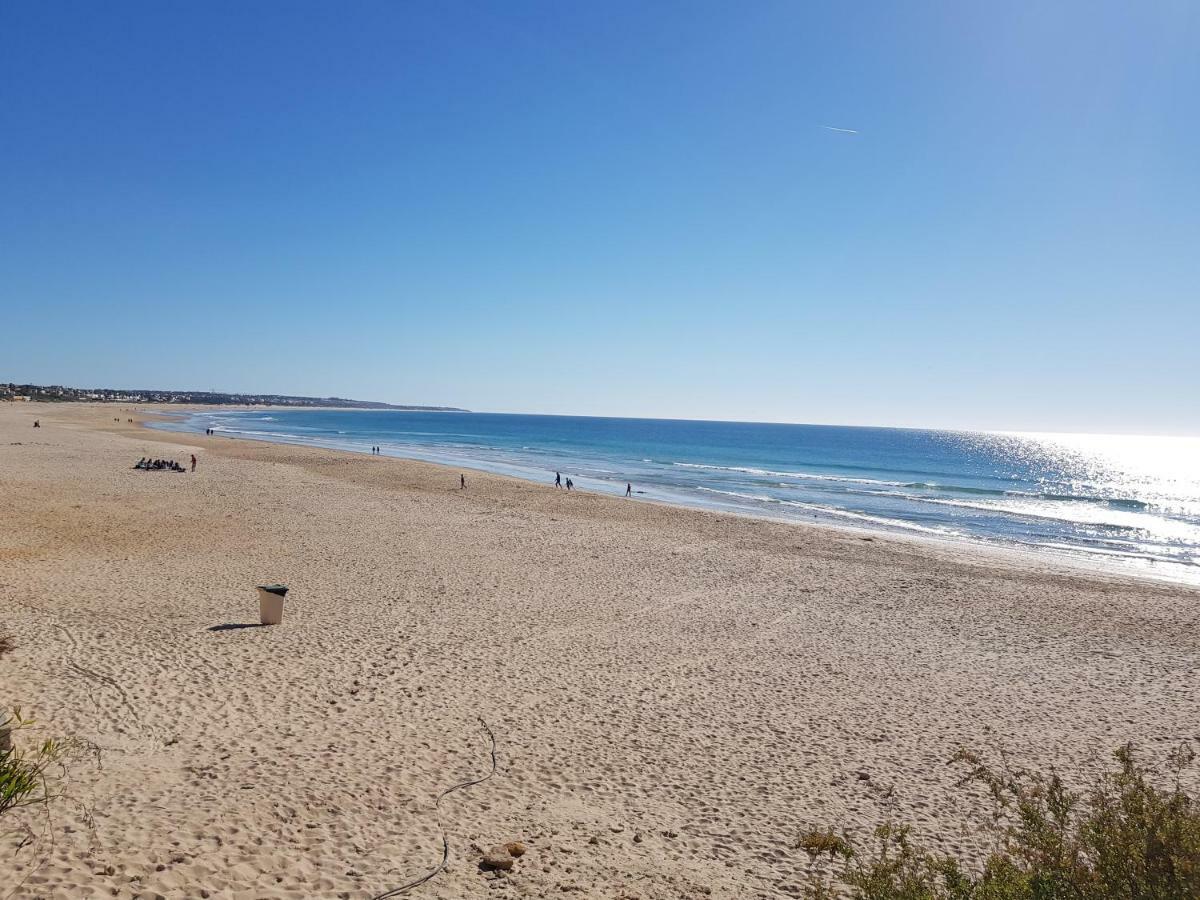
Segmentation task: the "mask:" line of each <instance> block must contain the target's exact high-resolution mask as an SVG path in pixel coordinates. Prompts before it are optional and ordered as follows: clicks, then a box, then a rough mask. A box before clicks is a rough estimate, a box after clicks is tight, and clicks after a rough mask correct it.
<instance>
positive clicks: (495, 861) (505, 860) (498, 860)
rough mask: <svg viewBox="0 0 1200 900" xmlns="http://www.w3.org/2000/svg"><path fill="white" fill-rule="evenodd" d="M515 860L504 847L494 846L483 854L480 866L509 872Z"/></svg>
mask: <svg viewBox="0 0 1200 900" xmlns="http://www.w3.org/2000/svg"><path fill="white" fill-rule="evenodd" d="M514 862H516V860H515V859H513V858H512V856H510V855H509V853H508V851H507V850H505V849H504V848H503V847H493V848H492V849H491V850H489V851H488V852H487V853H485V854H483V859H481V860H480V861H479V868H481V869H491V870H494V871H500V872H508V871H510V870H511V869H512V867H513V863H514Z"/></svg>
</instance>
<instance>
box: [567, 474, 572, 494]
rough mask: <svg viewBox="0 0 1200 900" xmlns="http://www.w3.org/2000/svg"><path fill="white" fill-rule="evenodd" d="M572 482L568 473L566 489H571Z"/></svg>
mask: <svg viewBox="0 0 1200 900" xmlns="http://www.w3.org/2000/svg"><path fill="white" fill-rule="evenodd" d="M572 483H573V482H572V481H571V476H570V475H568V476H567V490H568V491H570V490H571V485H572Z"/></svg>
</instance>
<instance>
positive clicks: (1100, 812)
mask: <svg viewBox="0 0 1200 900" xmlns="http://www.w3.org/2000/svg"><path fill="white" fill-rule="evenodd" d="M1115 756H1116V760H1117V763H1118V767H1117V768H1116V770H1115V771H1111V772H1108V773H1106V774H1104V775H1101V776H1100V777H1099V778H1098V779H1097V780H1096V782H1095V783H1094V784H1093V785H1092V787H1091V788H1090V789H1089V790H1088V791H1087V792H1085V793H1083V794H1082V795H1080V794H1077V793H1075V792H1073V791H1071V790H1069V789H1068V788H1067V786H1066V785H1065V784H1064V783H1063V781H1062V779H1061V778H1060V777H1059V776H1058V774H1057V773H1055V772H1053V771H1051V772H1050V773H1049V774H1043V773H1038V772H1030V771H1024V770H1021V771H1013V770H1010V769H1008V768H1007V767H1006V768H1004V769H1002V770H1000V771H997V770H995V769H993V768H991V767H989V766H988V765H986V764H985V763H984V762H983V760H982V759H981V758H980V757H979V756H978V755H977V754H974V753H970V752H965V751H964V752H960V753H958V754H957V755H956V756H955V761H957V762H960V763H965V764H967V765H968V766H969V767H970V771H969V772H968V774H967V775H966V776H965V777H964V778H963V780H962V782H961V784H968V783H978V784H983V785H985V786H986V787H987V788H988V791H989V793H990V796H991V798H992V803H993V808H992V816H993V819H992V820H993V822H994V823H995V826H994V827H995V829H996V835H995V836H996V847H995V849H994V851H993V852H992V854H991V855H990V856H989V857H988V859H987V860H986V862H985V863H984V864H983V867H982V869H979V870H976V871H972V869H971V867H969V866H967V865H964V863H962V862H961V861H959V860H956V859H954V858H952V857H947V856H939V855H935V854H932V853H929V852H927V851H925V850H922V849H920V848H919V847H917V846H915V845H914V844H913V843H912V842H911V841H910V840H909V834H910V832H909V829H908V828H906V827H903V826H894V825H884V826H882V827H880V828H879V829H877V830H876V834H875V836H876V840H877V846H876V847H875V849H874V851H873V853H872V854H871V855H870V856H865V857H864V856H862V855H860V854H859V853H858V851H857V850H856V849H855V848H854V847H853V845H852V844H851V843H850V842H849V841H848V840H845V839H842V838H836V839H834V836H833V834H832V832H829V833H828V834H824V833H822V832H809V833H808V834H807V835H806V836H804V837H803V838H802V839H801V842H800V845H799V846H801V847H803V848H804V849H806V850H807V851H808V852H809V854H810V856H811V857H812V858H814V859H815V858H816V857H817V856H818V855H820V854H821V853H827V854H828V855H829V856H830V857H832V858H835V859H840V860H841V861H842V867H841V870H840V871H839V872H838V873H837V874H836V875H835V876H832V877H829V876H824V875H820V874H814V876H813V878H812V881H811V884H810V888H809V897H810V898H812V900H824V898H828V897H832V896H836V895H838V894H848V895H849V896H850V897H853V898H855V900H1197V898H1200V803H1197V800H1196V798H1194V797H1192V796H1191V795H1189V794H1188V793H1187V791H1186V790H1185V789H1184V787H1183V783H1182V774H1183V771H1184V770H1185V769H1186V768H1187V767H1188V766H1189V765H1191V763H1192V762H1193V760H1194V759H1195V754H1194V753H1193V752H1192V750H1191V749H1190V748H1189V747H1188V746H1186V745H1184V746H1181V747H1180V748H1178V749H1177V750H1176V751H1174V752H1173V753H1172V754H1171V757H1170V770H1169V773H1168V775H1169V777H1168V778H1167V779H1165V780H1164V782H1163V783H1166V784H1169V785H1170V786H1169V787H1166V788H1161V787H1158V786H1156V784H1154V783H1153V782H1152V781H1151V779H1150V777H1149V775H1148V773H1147V772H1146V770H1145V769H1144V768H1143V767H1142V766H1141V765H1140V764H1139V763H1138V761H1137V758H1136V756H1135V754H1134V750H1133V747H1132V746H1130V745H1126V746H1124V747H1122V748H1121V749H1119V750H1117V751H1116V753H1115ZM839 888H840V890H839Z"/></svg>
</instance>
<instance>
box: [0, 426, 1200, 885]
mask: <svg viewBox="0 0 1200 900" xmlns="http://www.w3.org/2000/svg"><path fill="white" fill-rule="evenodd" d="M114 417H120V418H121V419H122V422H121V423H118V422H114V421H113V419H114ZM129 417H132V418H134V419H135V422H134V423H133V424H128V423H126V422H125V421H124V420H125V419H126V418H129ZM144 418H145V415H144V411H143V410H135V411H127V410H126V408H124V407H116V406H113V407H110V406H44V405H39V404H17V403H14V404H5V405H0V522H2V523H3V528H2V529H0V632H7V633H10V634H12V635H13V637H14V639H15V642H16V645H17V646H16V649H15V650H13V651H12V652H11V653H10V654H7V655H5V656H3V657H0V705H3V706H5V707H12V706H21V707H22V708H23V709H24V710H25V712H26V713H28V714H32V715H34V716H36V718H37V720H38V725H39V731H38V734H39V735H44V736H50V735H73V736H77V737H80V738H83V739H85V740H87V741H90V742H93V743H94V744H95V745H96V746H97V747H98V748H99V755H98V758H97V757H85V758H81V759H80V760H78V761H76V762H75V763H74V764H73V765H72V767H71V773H70V781H69V783H68V785H67V788H66V791H67V798H66V799H64V800H60V801H58V802H57V803H55V805H54V807H53V809H52V812H51V818H50V819H49V821H47V820H46V819H45V817H43V816H39V815H30V816H27V817H26V819H25V820H24V821H27V823H28V824H29V825H30V826H31V827H32V828H33V829H34V830H35V832H36V833H37V834H38V835H39V836H40V837H39V839H38V840H37V841H34V842H27V843H26V844H25V845H24V846H20V844H21V841H22V837H21V835H20V834H18V833H16V832H14V833H8V831H7V830H5V831H4V833H3V834H0V898H3V897H5V896H6V895H7V896H13V897H22V898H23V897H28V898H49V897H67V898H74V897H119V898H129V897H146V898H151V897H171V898H175V897H179V898H193V897H220V898H239V900H241V898H246V900H251V898H276V897H279V898H315V897H331V898H334V897H346V898H371V897H374V896H375V895H377V894H379V893H381V892H384V891H386V890H388V889H390V888H393V887H395V886H397V885H399V884H402V883H403V882H406V881H408V880H410V879H412V878H415V877H418V876H420V875H421V874H423V873H425V872H427V871H429V870H430V869H432V868H433V867H434V866H436V865H437V863H438V862H439V861H440V859H441V853H442V844H441V837H440V833H439V831H438V826H437V818H436V816H435V813H434V806H433V804H434V799H435V797H436V796H437V795H438V793H439V792H440V791H442V790H443V789H445V788H447V787H449V786H450V785H453V784H455V783H457V782H461V781H464V780H467V779H472V778H476V777H481V776H483V775H486V774H487V773H488V771H489V769H490V765H491V756H490V739H489V736H488V732H487V731H486V730H485V728H484V726H483V724H481V721H480V720H481V719H482V721H483V722H485V723H486V725H487V728H489V729H490V730H491V733H492V734H493V735H494V737H495V742H496V757H497V762H498V766H497V771H496V774H495V776H494V777H493V778H491V779H490V780H488V781H487V782H485V783H483V784H480V785H477V786H474V787H470V788H466V789H464V790H461V791H458V792H456V793H454V794H452V795H450V796H449V797H447V798H446V799H445V801H443V803H442V806H441V810H442V815H441V820H442V823H443V824H444V826H445V828H446V832H447V834H448V837H449V846H450V861H449V866H448V868H447V869H446V871H445V872H443V873H441V874H439V875H438V876H437V877H436V878H434V879H433V880H431V881H430V882H429V883H427V884H425V885H423V886H421V887H418V888H416V889H415V890H414V891H412V892H410V893H409V894H408V895H407V896H415V897H428V898H435V897H436V898H447V900H449V898H466V897H494V898H506V897H555V896H579V897H589V898H592V897H594V898H613V900H616V898H625V900H632V898H642V900H659V898H662V900H666V898H694V897H698V896H711V897H715V898H753V897H785V896H795V895H798V894H799V893H801V891H802V888H803V884H804V881H805V872H806V869H807V867H808V865H809V859H808V857H807V856H806V855H805V854H804V853H803V852H802V851H800V850H798V849H796V848H795V844H796V840H797V837H798V835H799V834H800V833H801V832H802V831H803V830H805V829H807V828H810V827H814V826H816V827H824V826H834V827H835V828H838V829H842V828H845V829H847V830H848V831H850V832H851V833H852V834H856V835H859V836H865V835H867V834H868V833H869V830H870V829H871V828H873V827H874V826H875V825H877V824H879V823H880V822H883V821H887V820H896V821H902V822H909V823H912V824H913V825H914V826H915V831H916V833H917V836H918V837H919V838H920V839H921V840H922V841H924V842H926V843H928V844H930V845H932V846H938V847H941V848H943V849H951V848H962V849H964V850H966V851H968V852H976V853H977V852H980V851H981V850H982V849H983V848H985V847H986V846H987V844H988V837H987V836H986V834H985V833H984V832H983V831H982V830H981V825H982V818H981V816H980V815H979V813H978V812H977V811H976V807H975V806H974V805H973V804H972V803H971V802H970V801H971V795H969V794H968V793H967V792H966V791H964V789H961V788H958V787H956V781H957V779H958V776H959V775H960V774H961V772H960V771H959V770H956V769H955V768H954V767H952V766H948V765H947V760H948V759H949V758H950V757H951V755H952V754H953V753H954V752H955V750H956V749H958V748H960V747H963V746H966V747H974V748H989V747H994V746H1004V747H1005V748H1007V749H1008V750H1009V751H1010V752H1012V753H1013V754H1014V757H1015V758H1016V759H1017V760H1018V761H1020V762H1022V763H1026V764H1037V765H1049V764H1054V765H1057V766H1059V767H1061V768H1062V769H1063V771H1064V772H1066V773H1068V775H1069V776H1071V777H1072V778H1075V777H1078V778H1080V779H1082V778H1084V777H1086V776H1087V775H1088V774H1090V773H1092V772H1094V771H1095V770H1096V768H1097V767H1098V766H1102V765H1107V762H1108V751H1110V750H1111V749H1112V748H1114V747H1116V746H1118V745H1119V744H1121V743H1123V742H1125V741H1127V740H1132V741H1134V742H1136V743H1137V744H1138V745H1139V746H1140V747H1141V748H1143V751H1144V753H1145V755H1146V756H1147V758H1148V759H1150V760H1152V761H1157V760H1159V759H1160V758H1161V757H1162V756H1163V755H1164V754H1165V753H1166V751H1167V750H1168V749H1170V748H1171V747H1172V746H1174V745H1175V744H1177V743H1178V742H1179V741H1180V740H1183V739H1191V740H1197V739H1200V684H1198V680H1200V679H1198V677H1197V676H1198V674H1200V628H1198V627H1197V626H1198V625H1200V592H1197V591H1194V590H1190V589H1187V588H1183V587H1175V586H1170V585H1165V584H1155V583H1150V582H1138V581H1134V580H1130V579H1119V578H1116V577H1102V576H1098V575H1096V576H1093V575H1087V574H1081V573H1077V572H1072V571H1069V570H1066V569H1063V568H1058V567H1055V566H1054V565H1053V564H1052V563H1051V562H1049V561H1041V560H1037V559H1034V558H1032V557H1028V556H1017V555H1015V554H1013V555H1005V554H1001V553H985V552H983V551H976V550H973V549H971V548H970V547H967V546H951V545H935V544H931V543H930V544H925V543H921V542H918V541H900V540H893V539H888V538H884V537H879V536H876V537H872V538H868V537H866V536H864V535H861V534H856V533H853V532H849V531H844V532H843V531H835V530H832V529H823V528H812V527H805V526H798V525H790V524H779V523H773V522H766V521H757V520H752V519H747V518H739V517H734V516H725V515H720V514H716V513H709V512H703V511H697V510H687V509H680V508H673V507H669V506H664V505H656V504H649V503H642V502H637V501H624V500H620V499H616V498H610V497H603V496H599V495H595V494H589V493H586V492H576V493H572V494H569V495H568V494H566V493H565V492H559V491H556V490H555V489H554V488H553V486H551V485H549V484H547V485H545V486H542V485H536V484H530V483H526V482H522V481H518V480H514V479H509V478H504V477H499V476H490V475H485V474H480V473H470V474H469V475H468V487H467V490H465V491H460V490H459V489H458V472H457V471H456V470H450V469H446V468H443V467H439V466H434V465H428V464H424V463H418V462H408V461H401V460H396V459H389V458H383V457H370V456H364V455H361V454H359V455H356V454H350V453H338V452H333V451H324V450H315V449H308V448H299V447H289V446H281V445H270V444H263V443H252V442H239V441H235V440H230V439H227V438H206V437H203V436H192V435H179V434H168V433H162V432H151V431H148V430H147V429H145V428H144V427H142V426H141V424H140V423H141V421H142V420H143V419H144ZM34 419H40V420H41V425H42V427H40V428H38V429H34V428H32V424H33V421H34ZM192 453H194V454H196V456H197V457H198V458H199V466H198V470H197V471H196V472H195V473H194V474H176V473H168V472H140V471H134V470H132V468H131V467H132V465H133V464H134V462H136V461H137V460H138V458H139V457H142V456H147V455H149V456H163V457H168V458H171V457H173V458H175V459H177V460H180V461H181V462H186V460H187V458H188V456H189V455H190V454H192ZM266 582H283V583H285V584H287V585H289V586H290V588H291V593H289V595H288V600H287V605H286V616H285V619H284V622H283V624H281V625H279V626H274V627H257V622H258V609H257V600H256V596H255V591H254V587H255V585H257V584H261V583H266ZM242 626H251V627H242ZM508 841H522V842H524V843H525V844H526V845H527V847H528V852H527V853H526V854H525V855H524V856H522V857H521V858H520V859H519V860H517V861H516V863H515V865H514V866H513V869H512V871H511V872H508V873H491V872H484V871H481V869H480V866H479V862H480V859H481V856H482V853H483V852H484V851H487V850H488V849H490V848H491V847H494V846H496V845H498V844H503V843H505V842H508Z"/></svg>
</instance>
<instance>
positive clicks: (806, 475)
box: [671, 462, 908, 487]
mask: <svg viewBox="0 0 1200 900" xmlns="http://www.w3.org/2000/svg"><path fill="white" fill-rule="evenodd" d="M671 465H673V466H679V467H680V468H682V469H710V470H713V471H718V472H741V473H742V474H744V475H762V476H765V477H768V478H803V479H806V480H811V481H841V482H845V483H847V484H882V485H892V486H894V487H907V486H908V485H906V484H905V483H904V482H902V481H880V480H879V479H877V478H847V477H845V476H844V475H818V474H815V473H813V472H777V471H774V470H772V469H756V468H753V467H751V466H713V465H708V464H707V463H685V462H673V463H671Z"/></svg>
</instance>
